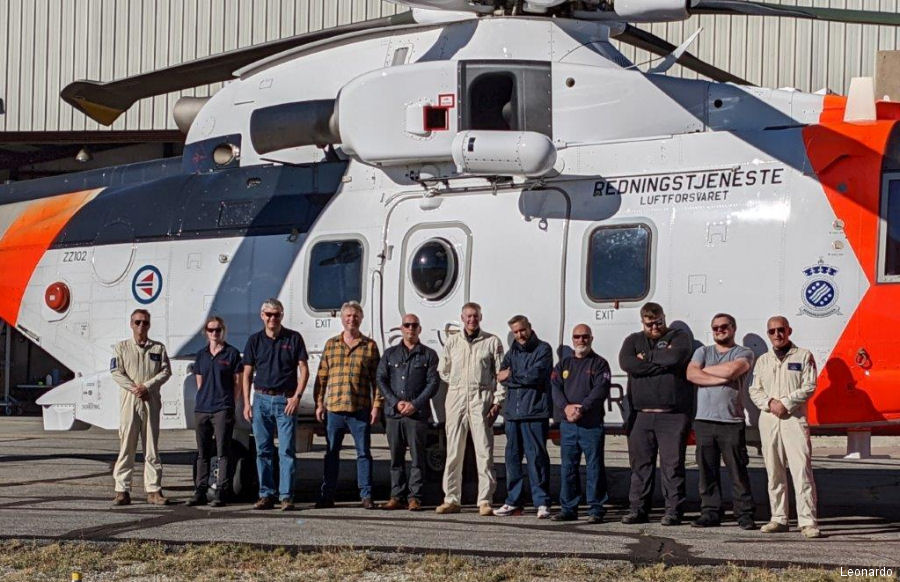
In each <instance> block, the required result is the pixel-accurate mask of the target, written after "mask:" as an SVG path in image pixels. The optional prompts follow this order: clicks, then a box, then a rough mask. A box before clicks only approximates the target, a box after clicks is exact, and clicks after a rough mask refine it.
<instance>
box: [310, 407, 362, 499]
mask: <svg viewBox="0 0 900 582" xmlns="http://www.w3.org/2000/svg"><path fill="white" fill-rule="evenodd" d="M371 416H372V412H371V410H369V409H368V408H365V409H363V410H357V411H356V412H328V413H327V416H326V420H325V439H326V441H327V447H328V448H327V450H326V451H325V472H324V475H323V478H322V499H324V500H329V501H331V500H333V499H334V492H335V489H337V481H338V471H339V469H340V467H341V445H342V444H343V443H344V435H345V434H347V433H348V432H349V433H350V434H351V435H353V444H354V445H355V446H356V483H357V485H359V497H360V499H366V498H371V497H372V449H371V446H370V441H371V436H372V427H371V425H369V419H370V418H371Z"/></svg>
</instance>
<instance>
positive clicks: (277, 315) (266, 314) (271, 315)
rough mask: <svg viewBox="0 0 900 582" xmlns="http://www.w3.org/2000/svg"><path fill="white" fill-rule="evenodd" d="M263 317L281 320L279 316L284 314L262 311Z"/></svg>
mask: <svg viewBox="0 0 900 582" xmlns="http://www.w3.org/2000/svg"><path fill="white" fill-rule="evenodd" d="M263 315H265V316H266V318H267V319H272V318H274V319H281V316H282V315H284V314H283V313H281V312H280V311H274V312H273V311H263Z"/></svg>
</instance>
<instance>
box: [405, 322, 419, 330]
mask: <svg viewBox="0 0 900 582" xmlns="http://www.w3.org/2000/svg"><path fill="white" fill-rule="evenodd" d="M403 327H405V328H406V329H415V328H417V327H419V322H418V321H404V322H403Z"/></svg>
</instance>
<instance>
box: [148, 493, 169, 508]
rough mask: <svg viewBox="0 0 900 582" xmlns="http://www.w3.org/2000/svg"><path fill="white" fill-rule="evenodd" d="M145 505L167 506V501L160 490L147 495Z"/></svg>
mask: <svg viewBox="0 0 900 582" xmlns="http://www.w3.org/2000/svg"><path fill="white" fill-rule="evenodd" d="M147 503H149V504H151V505H168V504H169V500H168V499H166V498H165V496H163V493H162V489H160V490H159V491H151V492H150V493H148V494H147Z"/></svg>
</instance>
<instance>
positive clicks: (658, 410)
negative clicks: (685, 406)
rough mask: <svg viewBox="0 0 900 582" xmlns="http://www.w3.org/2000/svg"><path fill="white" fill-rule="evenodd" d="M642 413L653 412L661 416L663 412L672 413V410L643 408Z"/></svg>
mask: <svg viewBox="0 0 900 582" xmlns="http://www.w3.org/2000/svg"><path fill="white" fill-rule="evenodd" d="M640 411H641V412H653V413H655V414H659V413H662V412H672V409H671V408H641V409H640Z"/></svg>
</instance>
